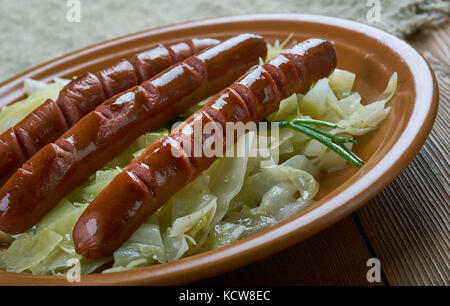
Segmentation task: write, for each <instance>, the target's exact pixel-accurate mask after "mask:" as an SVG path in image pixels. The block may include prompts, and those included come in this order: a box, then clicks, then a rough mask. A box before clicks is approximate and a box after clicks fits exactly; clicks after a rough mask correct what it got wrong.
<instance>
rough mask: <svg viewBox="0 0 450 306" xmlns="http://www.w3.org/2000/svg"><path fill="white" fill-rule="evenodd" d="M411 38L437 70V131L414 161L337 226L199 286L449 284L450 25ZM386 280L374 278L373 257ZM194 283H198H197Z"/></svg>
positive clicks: (409, 40) (411, 42)
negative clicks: (368, 276)
mask: <svg viewBox="0 0 450 306" xmlns="http://www.w3.org/2000/svg"><path fill="white" fill-rule="evenodd" d="M407 41H408V42H409V43H410V44H411V45H412V46H413V47H415V48H416V49H417V50H418V51H419V52H421V53H422V54H423V55H424V57H425V58H426V59H427V60H428V62H429V63H430V65H431V66H432V68H433V70H434V71H435V73H436V76H437V79H438V83H439V91H440V105H439V112H438V115H437V118H436V122H435V125H434V127H433V130H432V132H431V134H430V136H429V138H428V140H427V141H426V143H425V145H424V146H423V148H422V150H421V151H420V152H419V154H418V155H417V156H416V158H415V159H414V160H413V162H412V163H411V164H410V165H409V167H408V168H407V169H406V170H405V171H404V172H403V173H402V174H401V175H400V176H399V177H398V178H397V179H396V180H395V181H394V182H392V183H391V184H390V185H389V186H387V187H386V188H385V189H384V190H383V191H382V192H381V193H380V194H378V195H377V196H376V197H375V198H374V199H372V200H371V201H369V202H368V203H367V204H366V205H364V206H363V207H362V208H361V209H359V210H358V211H356V212H355V213H353V214H352V215H351V216H348V217H347V218H345V219H343V220H342V221H340V222H339V223H337V224H335V225H334V226H332V227H330V228H328V229H326V230H324V231H322V232H320V233H319V234H317V235H315V236H313V237H311V238H310V239H308V240H306V241H303V242H301V243H299V244H297V245H295V246H293V247H291V248H289V249H287V250H285V251H283V252H281V253H278V254H276V255H273V256H270V257H268V258H265V259H263V260H261V261H259V262H256V263H253V264H251V265H248V266H246V267H243V268H241V269H238V270H236V271H232V272H229V273H226V274H223V275H220V276H217V277H215V278H212V279H208V280H204V281H202V282H199V283H197V285H449V284H450V260H449V258H450V250H449V249H450V247H449V246H450V243H449V242H450V222H449V219H450V218H449V216H450V214H449V210H450V209H449V207H450V205H449V198H450V196H449V177H450V176H449V147H450V145H449V131H450V130H449V121H450V116H449V113H450V61H449V56H450V47H449V46H450V25H449V24H447V25H445V26H441V27H440V28H439V29H434V30H429V31H424V32H421V33H418V34H416V35H414V36H412V37H410V38H408V39H407ZM372 257H375V258H378V259H379V260H380V263H381V268H382V280H381V282H380V283H369V282H367V280H366V273H367V271H368V269H369V267H367V266H366V262H367V260H368V259H369V258H372ZM194 285H196V284H194Z"/></svg>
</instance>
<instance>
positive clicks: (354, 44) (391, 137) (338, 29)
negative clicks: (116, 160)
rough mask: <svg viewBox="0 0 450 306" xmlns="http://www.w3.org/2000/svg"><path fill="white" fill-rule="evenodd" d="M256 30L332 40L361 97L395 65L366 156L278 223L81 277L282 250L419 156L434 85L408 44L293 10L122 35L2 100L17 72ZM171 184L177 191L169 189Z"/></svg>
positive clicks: (432, 112) (165, 269) (102, 61)
mask: <svg viewBox="0 0 450 306" xmlns="http://www.w3.org/2000/svg"><path fill="white" fill-rule="evenodd" d="M243 32H252V33H257V34H261V35H263V36H265V37H266V39H267V40H268V41H273V40H275V39H279V40H280V41H281V40H284V39H285V38H286V37H287V36H288V35H289V34H290V33H293V34H294V36H293V40H295V41H302V40H304V39H306V38H309V37H320V38H325V39H328V40H332V41H334V43H335V45H336V49H337V56H338V67H339V68H343V69H347V70H350V71H352V72H354V73H356V76H357V79H356V83H355V87H354V90H356V91H357V92H359V93H360V94H361V95H362V97H363V101H364V102H367V101H369V102H371V101H374V100H375V99H376V98H377V96H378V95H379V94H380V93H381V92H383V90H384V88H385V86H386V84H387V81H388V79H389V77H390V75H391V74H392V73H393V72H397V73H398V89H397V93H396V95H395V98H394V99H393V100H392V101H391V102H390V105H391V106H392V110H391V113H390V114H389V116H388V118H387V119H386V120H385V121H384V122H383V123H382V125H381V127H380V128H379V129H378V130H376V131H374V132H372V133H370V134H368V135H365V136H363V137H361V138H359V139H360V143H359V144H358V145H357V146H356V147H355V152H356V153H357V154H358V155H359V156H360V157H362V158H363V159H364V160H365V161H366V164H365V165H364V166H363V167H362V168H361V169H356V168H354V167H351V166H349V167H348V168H347V169H345V170H342V171H340V172H337V173H334V174H333V175H331V176H323V177H320V178H319V182H320V186H321V188H320V192H319V195H318V197H317V199H318V201H317V202H316V203H315V204H313V205H312V206H310V207H308V208H307V209H305V210H304V211H302V212H300V213H298V214H297V215H295V216H293V217H291V218H289V219H287V220H285V221H283V222H282V223H280V224H278V225H276V226H273V227H270V228H268V229H266V230H263V231H261V232H259V233H257V234H255V235H253V236H251V237H248V238H246V239H243V240H241V241H239V242H237V243H234V244H232V245H229V246H226V247H223V248H219V249H215V250H213V251H209V252H205V253H202V254H198V255H195V256H191V257H187V258H184V259H181V260H178V261H174V262H170V263H167V264H161V265H155V266H151V267H147V268H140V269H136V270H131V271H126V272H119V273H110V274H92V275H86V276H82V278H81V285H142V284H182V283H187V282H192V281H195V280H199V279H202V278H206V277H209V276H213V275H216V274H219V273H222V272H225V271H228V270H232V269H235V268H237V267H240V266H243V265H245V264H248V263H250V262H252V261H256V260H258V259H260V258H262V257H264V256H268V255H270V254H273V253H275V252H277V251H280V250H282V249H284V248H287V247H289V246H291V245H293V244H295V243H297V242H299V241H301V240H303V239H305V238H307V237H309V236H311V235H313V234H314V233H317V232H318V231H320V230H322V229H324V228H325V227H327V226H329V225H331V224H333V223H335V222H337V221H338V220H340V219H341V218H343V217H345V216H346V215H348V214H350V213H351V212H352V211H354V210H355V209H357V208H358V207H360V206H361V205H362V204H364V203H365V202H367V201H368V200H369V199H370V198H372V197H373V196H375V195H376V194H377V193H378V192H380V191H381V190H382V189H383V187H385V186H386V185H387V184H389V183H390V182H391V181H392V180H393V179H394V178H395V177H396V176H397V175H398V174H399V173H400V172H401V171H402V170H403V169H405V168H406V166H407V165H408V164H409V163H410V162H411V160H412V159H413V158H414V156H415V155H416V154H417V152H418V151H419V149H420V148H421V146H422V145H423V143H424V142H425V139H426V138H427V136H428V134H429V132H430V130H431V127H432V125H433V122H434V119H435V116H436V112H437V108H438V88H437V84H436V80H435V77H434V74H433V72H432V71H431V69H430V67H429V66H428V64H427V63H426V61H425V60H424V59H423V58H422V56H421V55H420V54H419V53H418V52H417V51H415V50H414V49H413V48H412V47H410V46H409V45H408V44H407V43H406V42H404V41H402V40H400V39H398V38H396V37H394V36H392V35H390V34H388V33H386V32H383V31H380V30H378V29H375V28H372V27H369V26H366V25H363V24H359V23H356V22H352V21H347V20H342V19H337V18H330V17H323V16H315V15H299V14H268V15H247V16H237V17H226V18H219V19H209V20H202V21H195V22H190V23H184V24H178V25H173V26H168V27H164V28H159V29H153V30H148V31H145V32H141V33H137V34H132V35H128V36H126V37H122V38H118V39H115V40H112V41H108V42H104V43H101V44H98V45H95V46H92V47H89V48H86V49H83V50H79V51H77V52H74V53H70V54H68V55H66V56H63V57H60V58H58V59H55V60H53V61H50V62H48V63H45V64H43V65H41V66H38V67H36V68H34V69H31V70H29V71H27V72H25V73H22V74H21V75H18V76H16V77H15V78H12V79H10V80H8V81H6V82H4V83H2V84H0V106H3V105H6V104H9V103H12V102H14V101H16V100H17V99H19V98H20V97H22V96H23V95H24V93H23V80H24V79H25V78H33V79H36V80H41V81H50V80H51V79H52V78H53V77H56V76H58V77H72V76H78V75H81V74H83V73H85V72H87V71H97V70H99V69H101V68H103V67H105V66H107V65H108V64H111V63H113V62H114V61H116V60H118V59H120V58H122V57H128V56H130V55H132V54H134V53H136V52H138V51H141V50H144V49H148V48H149V47H151V46H152V45H154V44H156V43H174V42H178V41H182V40H186V39H188V38H194V37H213V38H218V39H225V38H227V37H230V36H233V35H235V34H238V33H243ZM174 191H175V190H174ZM0 284H1V285H67V284H69V283H68V282H67V281H66V279H65V277H55V276H38V275H30V274H23V273H22V274H16V273H10V272H5V271H0Z"/></svg>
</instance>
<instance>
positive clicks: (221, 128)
mask: <svg viewBox="0 0 450 306" xmlns="http://www.w3.org/2000/svg"><path fill="white" fill-rule="evenodd" d="M335 66H336V53H335V50H334V46H333V45H332V44H331V43H330V42H328V41H324V40H321V39H310V40H307V41H305V42H303V43H300V44H298V45H296V46H295V47H293V48H292V49H290V50H287V51H284V52H283V53H282V54H281V55H280V56H278V57H276V58H274V59H272V60H271V61H270V62H268V63H266V64H264V65H262V66H258V67H256V68H254V69H252V70H251V71H249V72H248V73H246V74H245V75H244V76H242V77H241V78H240V79H239V80H237V81H236V82H235V83H234V84H232V85H231V86H230V87H229V88H227V89H225V90H223V91H222V92H220V93H219V94H217V95H216V96H215V97H213V98H212V99H211V100H210V101H209V102H208V103H207V104H206V105H205V106H204V107H202V109H200V110H199V111H197V112H196V113H194V114H193V115H192V116H191V117H189V118H188V119H187V120H186V121H185V122H184V123H182V124H181V125H180V126H179V127H178V128H176V129H174V130H173V131H172V132H171V134H170V135H169V136H167V137H164V138H162V139H160V140H159V141H157V142H155V143H153V144H152V145H151V146H149V147H148V148H147V149H146V150H145V151H144V152H143V153H142V154H141V155H140V156H138V157H136V158H135V159H134V160H133V161H132V162H131V164H130V165H129V166H128V167H127V168H126V169H125V170H124V171H123V172H121V173H119V174H118V175H117V176H116V177H115V178H114V179H113V180H112V182H111V183H110V184H109V185H108V186H107V187H106V188H105V189H104V190H103V191H102V192H101V193H100V194H99V195H98V197H97V198H96V199H95V200H94V201H93V202H92V203H91V204H90V205H89V206H88V207H87V208H86V210H85V211H84V212H83V214H82V215H81V216H80V218H79V219H78V221H77V223H76V224H75V227H74V230H73V240H74V243H75V248H76V251H77V252H78V253H79V254H81V255H83V256H84V257H86V258H98V257H106V256H111V255H112V254H113V252H114V251H115V250H116V249H118V248H119V247H120V246H121V245H122V244H123V243H125V242H126V241H127V239H128V238H129V237H130V236H131V235H132V234H133V232H134V231H136V230H137V229H138V228H139V226H140V225H141V224H142V223H143V222H144V221H145V220H146V219H147V218H148V217H149V216H150V215H151V214H153V213H154V212H155V211H156V210H157V209H158V208H160V207H161V206H162V205H163V204H164V203H165V202H166V201H167V200H169V198H170V197H171V196H172V195H173V194H174V193H175V192H176V191H178V190H180V189H181V188H182V187H184V186H185V185H186V184H187V183H189V182H190V181H192V180H193V179H194V178H196V177H197V176H198V175H200V173H201V172H202V171H203V170H205V169H207V168H208V167H209V166H210V165H211V164H212V162H213V161H214V160H215V158H214V157H207V156H206V155H203V156H196V155H195V154H194V153H195V152H193V151H192V148H194V145H195V142H198V141H199V140H198V139H196V137H194V133H193V130H194V129H195V124H196V123H202V124H203V126H204V124H206V123H210V124H212V125H213V127H214V128H212V129H211V130H212V131H217V133H221V135H214V133H211V134H207V133H204V134H203V135H202V137H200V138H201V139H200V141H204V140H205V139H208V137H213V136H220V137H222V138H223V139H225V140H227V138H229V137H230V135H227V133H226V123H227V122H250V121H256V122H257V121H260V120H262V119H263V118H265V117H267V116H268V115H269V114H271V113H273V112H274V111H276V110H277V108H278V107H279V103H280V101H281V99H283V98H286V97H288V96H290V95H291V94H292V93H294V92H305V91H306V90H307V89H309V88H310V86H311V85H312V83H313V82H314V81H317V80H318V79H320V78H322V77H326V76H327V75H328V74H329V73H331V71H332V70H333V69H334V68H335ZM197 138H198V137H197ZM219 139H220V138H219ZM226 143H227V141H224V142H223V144H224V145H225V144H226Z"/></svg>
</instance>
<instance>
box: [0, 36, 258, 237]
mask: <svg viewBox="0 0 450 306" xmlns="http://www.w3.org/2000/svg"><path fill="white" fill-rule="evenodd" d="M205 52H208V54H207V55H208V57H207V60H206V59H203V57H202V54H203V53H201V54H199V55H198V56H192V57H189V58H188V59H186V60H184V61H183V62H181V63H178V64H176V65H174V66H172V67H171V68H169V69H167V70H165V71H164V72H162V73H160V74H158V75H157V76H155V77H154V78H152V79H150V80H148V81H146V82H144V83H142V84H141V86H135V87H133V88H131V89H129V90H128V91H126V92H124V93H121V94H119V95H116V96H114V97H112V98H110V99H108V100H107V101H105V102H104V103H103V104H101V105H99V106H98V107H97V108H96V109H95V110H94V111H92V112H90V113H89V114H87V115H86V116H84V117H83V118H82V119H81V120H80V121H79V122H78V123H77V124H75V125H74V126H73V127H72V128H71V129H69V130H68V131H67V132H66V133H64V135H62V136H61V137H60V138H59V139H58V140H56V141H55V142H54V143H52V144H49V145H47V146H45V147H44V148H43V149H41V151H39V152H38V153H36V154H35V155H34V156H33V157H32V158H31V159H29V160H28V161H27V162H26V163H24V164H23V166H22V168H20V169H19V170H17V172H16V173H15V174H14V175H13V176H12V177H11V178H10V179H9V180H8V182H7V183H6V184H5V185H4V186H3V187H2V188H1V189H0V202H1V203H2V205H1V206H0V229H1V230H2V231H4V232H6V233H9V234H14V233H20V232H23V231H25V230H27V229H29V228H30V227H31V226H33V225H34V224H35V223H36V222H38V221H39V220H40V219H41V218H42V217H43V216H44V215H45V214H46V213H47V212H48V211H49V210H50V209H52V208H53V207H54V206H55V205H56V204H57V203H58V202H59V200H61V198H62V197H63V196H64V195H66V194H67V193H69V192H70V191H71V190H72V189H74V188H75V187H76V186H78V185H79V184H81V183H82V182H83V181H84V180H86V179H87V178H88V177H89V175H90V174H92V173H94V172H95V171H96V170H98V169H99V168H101V167H103V166H104V165H105V164H106V163H107V162H108V161H109V160H111V159H112V158H114V157H115V156H116V155H117V154H119V153H120V152H122V151H123V150H125V149H126V148H127V147H128V146H129V145H130V144H131V143H132V142H133V141H134V140H135V139H136V138H137V137H139V136H140V135H142V134H143V133H145V132H147V131H150V130H153V129H156V128H159V127H161V126H162V125H164V124H165V123H167V122H169V121H171V120H173V119H175V117H176V116H177V115H179V114H180V113H181V112H183V111H185V110H186V109H187V108H188V107H190V106H191V105H193V104H195V103H197V102H199V101H201V100H203V99H205V98H207V97H209V96H211V95H213V94H214V93H216V92H218V91H220V90H221V89H222V88H224V87H226V86H228V85H230V84H231V83H232V82H233V81H234V80H235V79H236V78H237V77H238V76H239V75H241V74H242V73H244V72H245V71H247V70H248V69H249V68H250V67H252V66H253V65H255V64H256V63H257V62H258V59H259V58H260V57H265V56H266V52H267V50H266V43H265V41H264V39H263V38H262V37H260V36H257V35H253V34H241V35H238V36H236V37H233V38H231V39H229V40H227V41H225V42H223V43H221V44H219V45H217V46H214V47H212V48H211V49H208V50H207V51H205ZM214 54H216V56H214ZM230 54H231V55H230ZM237 58H241V60H239V61H236V62H230V60H231V59H232V60H235V59H237ZM242 59H243V60H242ZM211 63H213V65H212V64H211ZM219 71H220V74H219V73H217V72H219Z"/></svg>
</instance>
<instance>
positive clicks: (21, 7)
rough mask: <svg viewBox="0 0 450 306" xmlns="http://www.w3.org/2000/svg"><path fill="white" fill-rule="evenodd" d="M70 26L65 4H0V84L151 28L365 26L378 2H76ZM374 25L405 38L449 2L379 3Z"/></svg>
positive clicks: (436, 18) (49, 0)
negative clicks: (347, 22)
mask: <svg viewBox="0 0 450 306" xmlns="http://www.w3.org/2000/svg"><path fill="white" fill-rule="evenodd" d="M80 1H81V2H80V3H81V22H80V23H69V22H68V21H67V18H66V14H67V11H68V9H69V7H67V6H66V4H67V2H68V1H67V0H39V1H38V0H0V46H1V47H0V51H1V52H0V81H4V80H6V79H7V78H10V77H12V76H14V75H15V74H17V73H19V72H21V71H24V70H26V69H29V68H32V67H34V66H36V65H38V64H40V63H42V62H45V61H48V60H50V59H52V58H55V57H57V56H60V55H63V54H65V53H67V52H70V51H74V50H77V49H80V48H83V47H85V46H88V45H91V44H93V43H97V42H100V41H104V40H107V39H111V38H114V37H118V36H122V35H125V34H128V33H133V32H137V31H141V30H145V29H149V28H153V27H158V26H163V25H167V24H172V23H179V22H183V21H188V20H195V19H202V18H211V17H217V16H229V15H238V14H251V13H313V14H322V15H330V16H337V17H342V18H349V19H353V20H357V21H360V22H365V23H369V22H368V20H367V18H366V16H367V12H368V11H369V10H370V8H371V6H370V5H371V3H376V2H377V1H378V0H340V1H332V0H303V1H300V0H297V1H294V0H166V1H155V0H80ZM379 3H380V5H381V22H373V23H371V24H372V25H373V26H377V27H380V28H382V29H385V30H387V31H390V32H392V33H394V34H396V35H398V36H400V37H404V36H406V35H408V34H410V33H413V32H414V31H416V30H418V29H420V28H423V27H427V26H430V25H434V24H438V23H441V22H443V21H444V20H445V19H448V18H449V14H450V1H449V0H380V2H379Z"/></svg>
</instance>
